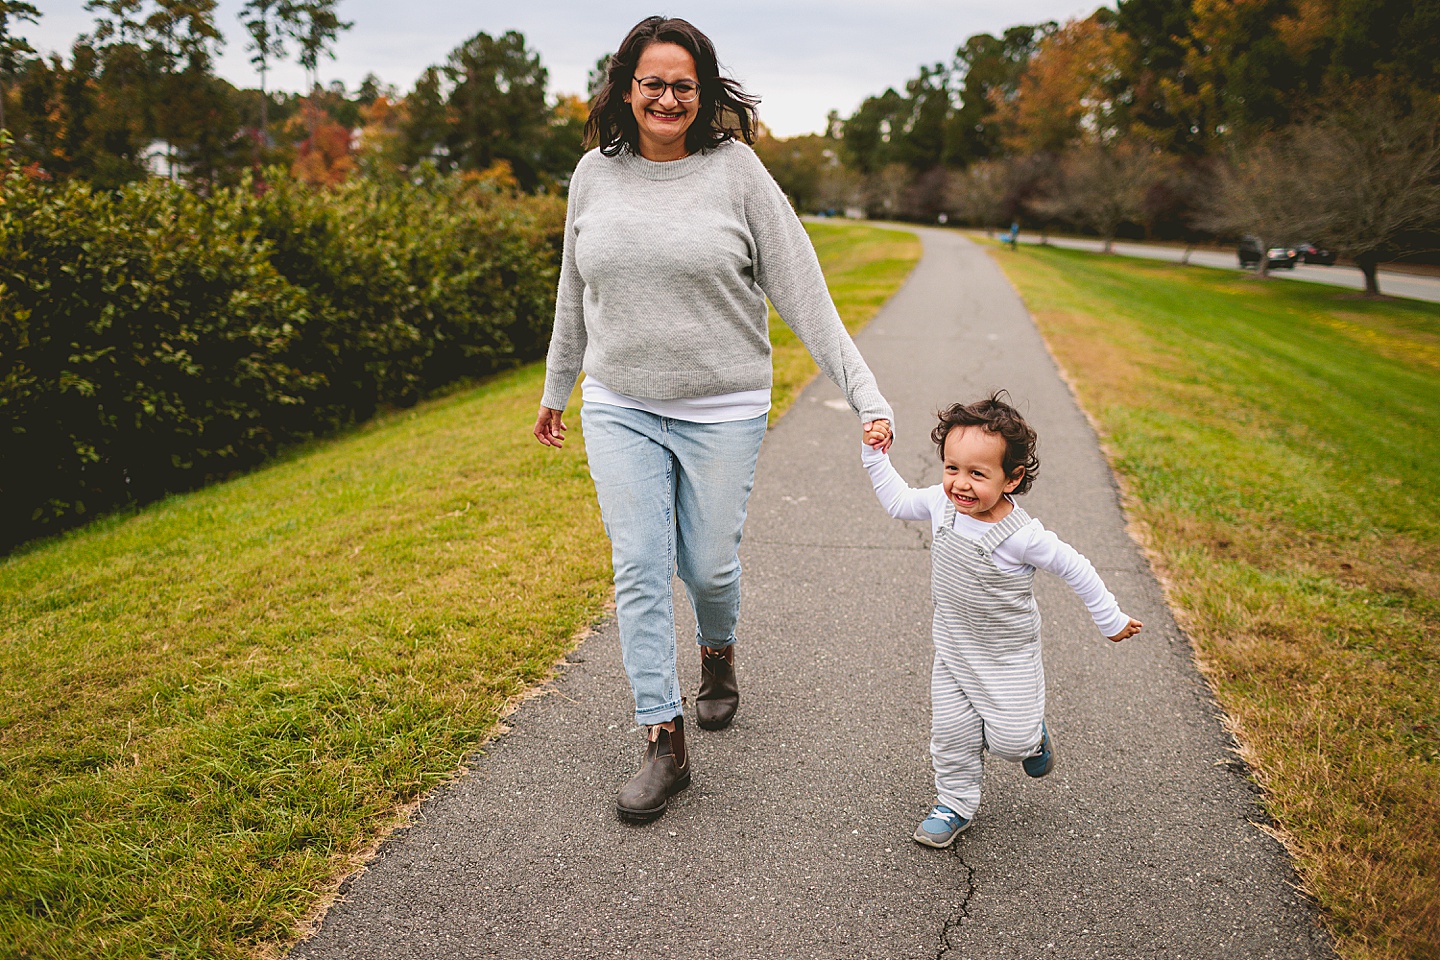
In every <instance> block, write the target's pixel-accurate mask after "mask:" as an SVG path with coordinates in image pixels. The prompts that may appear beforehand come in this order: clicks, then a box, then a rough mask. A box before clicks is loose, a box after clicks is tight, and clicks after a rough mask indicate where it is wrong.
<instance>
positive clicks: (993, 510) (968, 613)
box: [862, 390, 1142, 847]
mask: <svg viewBox="0 0 1440 960" xmlns="http://www.w3.org/2000/svg"><path fill="white" fill-rule="evenodd" d="M1005 396H1006V394H1005V391H1003V390H1002V391H999V392H997V393H994V394H992V395H991V396H990V397H989V398H987V399H985V400H980V401H977V402H975V403H971V404H958V403H957V404H955V405H954V406H952V407H950V408H949V409H947V410H945V411H943V412H942V413H940V414H939V417H940V422H939V423H938V424H937V425H936V427H935V429H934V430H933V431H931V433H930V438H931V439H932V440H934V441H935V445H936V447H937V448H938V449H939V451H940V460H941V462H942V464H943V466H944V479H942V480H941V482H940V483H938V484H936V485H935V486H933V487H925V488H924V489H921V490H916V489H912V488H911V487H910V486H909V485H908V484H906V483H905V481H904V479H902V478H901V476H900V474H899V473H897V472H896V470H895V468H894V467H893V466H891V465H890V458H889V456H888V455H886V454H885V453H883V452H881V451H880V450H879V449H877V448H873V447H871V446H868V445H867V446H865V447H864V452H863V455H862V460H863V462H864V464H865V469H866V470H868V471H869V473H870V480H871V482H872V483H873V484H874V485H875V495H876V496H877V497H879V498H880V503H881V505H882V506H884V507H885V509H886V511H888V512H889V514H890V516H892V517H895V518H897V519H900V520H929V521H930V525H931V528H932V531H933V533H934V542H933V543H932V545H931V548H930V556H931V575H930V591H931V595H932V597H933V598H934V602H935V614H934V620H933V624H932V628H931V630H932V633H933V636H934V640H935V666H934V668H933V670H932V671H931V675H930V702H931V712H932V719H931V736H930V756H931V759H932V762H933V763H934V766H935V792H936V794H937V797H936V802H935V805H934V807H933V808H931V810H930V813H929V814H928V815H927V816H926V817H925V819H924V820H923V821H921V823H920V825H919V826H918V827H916V829H915V840H916V841H918V842H919V843H923V844H925V845H926V846H931V847H948V846H950V844H951V843H953V842H954V841H955V838H956V837H957V836H959V834H960V832H961V831H962V830H964V829H965V828H966V827H968V826H970V821H971V819H972V818H973V817H974V816H975V811H976V809H977V808H978V807H979V806H980V777H981V773H982V753H983V751H985V750H989V751H990V753H991V754H993V755H995V756H997V757H1003V758H1004V759H1006V760H1018V761H1019V762H1020V763H1021V765H1022V766H1023V767H1024V769H1025V772H1026V773H1027V774H1029V775H1030V776H1032V777H1043V776H1045V774H1047V773H1049V772H1050V770H1051V769H1052V768H1053V767H1054V765H1055V748H1054V745H1053V744H1052V743H1051V740H1050V733H1049V730H1048V729H1047V728H1046V726H1045V672H1044V669H1043V668H1042V666H1041V663H1040V612H1039V610H1038V609H1037V608H1036V606H1035V594H1034V592H1033V589H1032V585H1033V581H1034V578H1035V571H1036V570H1046V571H1049V572H1050V573H1053V574H1055V575H1057V576H1059V577H1063V578H1064V579H1065V582H1066V583H1068V584H1070V587H1071V589H1073V590H1074V591H1075V592H1076V594H1078V595H1079V596H1080V599H1081V600H1083V601H1084V602H1085V606H1086V607H1087V608H1088V609H1089V611H1090V616H1091V617H1092V618H1093V619H1094V621H1095V625H1096V626H1097V627H1099V628H1100V632H1101V633H1103V634H1105V635H1106V636H1107V637H1109V638H1110V639H1111V640H1124V639H1125V638H1126V637H1132V636H1134V635H1135V634H1136V633H1138V632H1139V631H1140V628H1141V626H1142V624H1141V623H1140V622H1139V621H1138V620H1134V619H1132V618H1130V617H1129V616H1127V615H1125V614H1124V613H1122V612H1121V610H1120V607H1119V606H1118V605H1117V604H1116V602H1115V598H1114V596H1112V595H1111V594H1110V592H1109V591H1108V590H1106V589H1105V584H1104V583H1102V582H1101V580H1100V577H1099V575H1098V574H1097V573H1096V572H1095V568H1094V567H1093V566H1091V564H1090V561H1089V560H1086V559H1085V558H1084V557H1083V556H1081V555H1080V554H1079V553H1078V552H1077V551H1076V550H1075V548H1073V547H1071V546H1070V545H1069V544H1067V543H1065V542H1064V541H1063V540H1061V539H1060V538H1059V537H1057V536H1055V534H1053V533H1051V532H1050V531H1048V530H1046V529H1045V528H1044V527H1043V526H1042V525H1041V524H1040V521H1038V520H1034V519H1031V517H1030V515H1029V514H1027V513H1026V512H1025V511H1024V509H1022V508H1021V507H1020V506H1018V505H1017V504H1016V503H1015V501H1014V499H1013V498H1014V497H1017V496H1019V495H1020V494H1023V493H1024V492H1025V491H1027V490H1029V489H1030V485H1031V484H1032V483H1033V482H1034V481H1035V476H1036V473H1037V471H1038V470H1039V467H1040V461H1039V459H1038V458H1037V457H1036V455H1035V440H1036V437H1035V431H1034V430H1033V429H1031V427H1030V425H1029V424H1027V423H1026V422H1025V419H1024V417H1022V416H1020V413H1019V412H1018V411H1017V410H1016V409H1015V408H1014V407H1012V406H1011V405H1010V404H1009V403H1007V402H1006V400H1005ZM866 440H867V442H868V441H870V440H871V438H870V437H869V436H868V435H867V437H866Z"/></svg>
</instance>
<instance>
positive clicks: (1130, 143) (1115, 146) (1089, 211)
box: [1033, 140, 1164, 253]
mask: <svg viewBox="0 0 1440 960" xmlns="http://www.w3.org/2000/svg"><path fill="white" fill-rule="evenodd" d="M1163 172H1164V161H1163V160H1162V159H1161V158H1160V157H1159V156H1158V155H1157V151H1156V150H1155V148H1154V147H1153V146H1151V145H1150V144H1148V143H1142V142H1137V141H1134V140H1120V141H1112V142H1109V143H1086V144H1082V145H1080V146H1079V147H1076V148H1075V149H1073V150H1072V151H1070V152H1069V153H1067V154H1066V155H1065V156H1064V157H1063V158H1062V159H1061V162H1060V172H1059V176H1058V177H1056V178H1055V180H1054V181H1053V184H1052V186H1051V187H1050V193H1049V195H1048V196H1046V197H1044V198H1042V199H1040V200H1038V201H1036V202H1035V203H1034V204H1033V206H1034V207H1035V208H1036V209H1037V210H1040V211H1042V212H1043V213H1046V214H1048V215H1050V216H1055V217H1061V218H1064V219H1068V220H1071V221H1073V222H1075V223H1078V224H1081V225H1083V226H1087V227H1090V228H1091V229H1093V230H1094V231H1095V232H1096V233H1098V234H1100V236H1101V238H1102V239H1103V240H1104V241H1105V252H1106V253H1109V252H1110V251H1111V248H1112V246H1113V244H1114V242H1115V233H1116V231H1117V230H1118V229H1119V227H1120V225H1121V224H1123V223H1126V222H1130V223H1138V222H1140V221H1141V220H1142V219H1143V218H1144V216H1145V203H1146V199H1147V197H1148V196H1149V193H1150V188H1151V187H1152V186H1153V185H1154V184H1155V183H1157V182H1158V181H1159V180H1160V179H1161V177H1162V176H1163Z"/></svg>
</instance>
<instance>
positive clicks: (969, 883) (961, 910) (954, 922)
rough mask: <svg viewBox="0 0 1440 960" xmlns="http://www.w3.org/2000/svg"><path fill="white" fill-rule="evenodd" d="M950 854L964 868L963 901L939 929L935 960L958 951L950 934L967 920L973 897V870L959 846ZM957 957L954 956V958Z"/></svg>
mask: <svg viewBox="0 0 1440 960" xmlns="http://www.w3.org/2000/svg"><path fill="white" fill-rule="evenodd" d="M950 852H951V853H953V854H954V855H955V859H956V860H957V861H959V863H960V866H962V867H964V868H965V899H963V900H961V901H960V906H959V907H958V908H957V909H956V911H955V912H954V913H952V914H951V915H950V916H949V917H947V918H946V920H945V923H944V925H943V926H942V927H941V928H940V949H939V950H937V951H936V952H935V960H945V957H946V955H947V954H949V953H950V951H952V950H959V949H960V944H958V943H952V942H951V941H950V934H952V933H954V932H955V931H956V930H957V929H958V928H959V926H960V923H961V921H963V920H967V919H969V917H970V900H971V898H973V897H974V896H975V868H974V867H972V866H970V864H968V863H966V862H965V855H964V854H962V853H961V852H960V845H959V844H955V845H954V846H952V847H951V848H950ZM958 955H959V954H956V956H958Z"/></svg>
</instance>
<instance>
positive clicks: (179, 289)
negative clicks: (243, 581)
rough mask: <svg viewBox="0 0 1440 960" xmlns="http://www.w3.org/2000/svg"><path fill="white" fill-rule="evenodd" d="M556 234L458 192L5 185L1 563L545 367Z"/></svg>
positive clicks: (18, 181) (532, 201)
mask: <svg viewBox="0 0 1440 960" xmlns="http://www.w3.org/2000/svg"><path fill="white" fill-rule="evenodd" d="M563 217H564V205H563V202H562V201H560V200H558V199H555V198H544V197H540V198H532V197H519V198H517V197H510V196H505V195H500V194H496V193H494V192H493V191H487V190H486V189H484V188H483V187H482V186H481V185H477V184H473V183H469V182H467V181H465V180H463V179H461V178H433V179H431V180H429V181H427V182H422V183H418V184H416V183H375V182H358V183H354V184H351V185H347V186H345V187H343V188H341V189H339V190H335V191H326V192H316V191H313V190H311V189H309V188H307V187H305V186H304V185H302V184H299V183H296V182H294V181H291V180H289V179H288V178H286V177H284V176H279V175H277V176H275V177H274V178H273V179H272V180H271V182H270V183H268V184H266V188H265V189H263V190H260V189H253V188H252V187H251V185H248V184H247V185H245V186H242V187H240V188H237V189H235V190H222V191H217V192H216V193H214V194H213V195H211V196H208V197H201V196H198V195H196V194H195V193H193V192H191V191H190V190H188V189H187V188H185V187H183V186H180V185H177V184H173V183H170V182H167V181H162V180H152V181H147V182H142V183H138V184H132V185H130V186H128V187H126V188H125V189H123V190H121V191H119V192H116V193H106V192H100V191H95V190H92V189H90V188H89V187H87V186H85V185H84V184H80V183H75V182H71V183H67V184H64V185H62V186H59V187H49V186H47V185H45V184H41V183H36V182H33V181H31V180H29V179H27V178H25V177H24V176H22V175H20V174H19V173H18V172H17V171H16V170H15V169H14V167H13V165H11V166H9V167H8V168H7V170H6V174H5V180H4V194H3V206H0V443H3V445H4V447H3V451H0V452H3V456H0V548H5V547H10V546H13V545H14V544H15V543H18V542H21V541H23V540H25V539H28V538H30V537H33V536H35V535H37V534H39V533H43V532H47V531H52V530H57V529H61V528H63V527H65V526H70V525H73V524H74V523H76V522H78V521H79V520H80V519H82V518H83V517H85V516H88V515H93V514H95V513H96V512H98V511H104V510H110V509H113V508H115V507H116V506H119V505H123V504H126V503H143V502H146V501H149V500H153V499H155V498H157V497H159V496H163V495H164V494H166V493H168V492H173V491H177V490H183V489H189V488H193V487H195V486H198V485H200V484H202V483H204V482H205V481H206V480H208V479H211V478H213V477H216V476H223V475H227V474H230V473H233V472H234V471H236V470H240V469H245V468H248V467H251V466H253V465H254V464H256V463H258V462H260V461H261V460H263V459H265V458H266V457H268V456H270V455H272V454H273V453H274V452H275V451H276V450H277V449H278V448H279V447H280V446H282V445H284V444H286V443H292V442H294V441H296V440H300V439H304V438H307V437H311V436H316V435H319V434H323V433H326V432H329V431H332V430H334V429H336V428H338V427H341V426H344V425H346V424H348V423H352V422H356V421H360V420H364V419H366V418H368V417H369V416H371V415H372V414H373V413H374V412H375V411H376V409H378V408H380V407H383V406H387V405H402V404H408V403H413V402H414V401H415V400H416V399H418V398H419V397H421V396H423V395H425V394H426V393H428V392H430V391H433V390H434V389H435V388H437V387H439V386H442V385H444V384H446V383H450V382H453V381H455V380H458V379H463V378H472V377H480V376H485V375H488V374H490V373H493V372H495V371H496V370H498V369H501V368H503V367H506V366H509V365H513V364H516V363H521V362H524V361H527V360H530V359H533V358H535V357H537V356H539V355H540V354H541V353H542V352H543V350H544V349H545V344H546V341H547V338H548V331H549V319H550V316H551V314H552V311H553V305H554V288H555V276H556V270H557V265H558V259H559V257H558V242H559V235H560V230H561V227H562V224H563Z"/></svg>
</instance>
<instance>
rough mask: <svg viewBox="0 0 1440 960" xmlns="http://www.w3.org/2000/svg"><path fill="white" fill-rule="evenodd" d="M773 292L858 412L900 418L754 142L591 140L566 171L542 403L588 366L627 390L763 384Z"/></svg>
mask: <svg viewBox="0 0 1440 960" xmlns="http://www.w3.org/2000/svg"><path fill="white" fill-rule="evenodd" d="M766 296H769V298H770V302H771V303H773V304H775V309H776V311H777V312H778V313H779V314H780V316H781V318H782V319H784V321H785V322H786V323H787V324H789V325H790V328H791V329H792V330H794V331H795V333H796V334H797V335H798V336H799V337H800V340H801V341H802V342H803V343H804V344H805V347H806V348H807V349H808V350H809V351H810V354H811V355H812V356H813V357H814V358H815V360H816V362H817V363H818V364H819V365H820V369H821V370H823V371H825V374H826V376H828V377H829V378H830V379H831V380H834V381H835V383H836V384H838V385H839V387H840V389H841V390H842V391H844V394H845V398H846V399H847V400H848V401H849V403H850V406H851V407H852V408H853V409H854V410H855V412H856V413H857V414H859V416H860V418H861V420H875V419H880V418H885V419H892V414H891V411H890V405H889V404H887V403H886V402H885V398H884V397H883V396H881V395H880V389H879V387H877V386H876V384H875V377H874V376H873V375H872V374H871V373H870V368H869V367H867V366H866V365H865V361H864V360H863V359H862V358H861V356H860V351H859V350H857V349H855V343H854V342H853V341H852V340H851V339H850V335H849V334H848V333H846V332H845V327H844V325H843V324H842V323H841V322H840V316H839V315H838V314H837V313H836V312H835V304H834V303H833V302H832V301H831V299H830V291H829V290H828V288H827V287H826V286H825V278H824V276H823V275H822V274H821V272H820V264H819V261H817V260H816V258H815V248H814V247H812V246H811V245H810V238H809V237H808V236H806V234H805V229H804V227H802V226H801V225H800V220H799V218H797V217H796V216H795V212H794V211H793V210H792V209H791V208H790V204H789V202H788V201H786V199H785V195H784V194H783V193H782V192H781V191H780V188H779V186H778V185H777V184H776V183H775V181H774V180H773V179H772V178H771V177H770V174H769V172H768V171H767V170H766V169H765V167H764V165H762V164H761V163H760V158H759V157H757V156H755V152H754V151H753V150H751V149H750V148H749V147H748V146H746V145H745V144H743V143H739V142H737V141H730V142H727V143H723V144H721V145H720V146H718V147H715V148H714V149H712V150H707V151H704V152H702V153H696V154H692V155H690V156H688V157H685V158H684V159H682V160H672V161H669V162H666V163H655V162H653V161H650V160H646V159H644V158H643V157H639V156H636V155H633V154H629V153H621V154H620V155H618V156H615V157H607V156H605V155H604V154H602V153H600V151H598V150H592V151H590V152H589V153H587V154H585V156H584V157H582V158H581V160H580V163H579V165H578V166H577V167H576V168H575V174H574V176H573V177H572V179H571V181H570V203H569V209H568V211H567V213H566V217H565V250H564V256H563V259H562V260H561V266H560V287H559V291H558V294H557V297H556V301H555V332H554V335H553V336H552V337H551V340H550V352H549V355H548V356H547V357H546V371H545V395H544V397H543V398H542V400H541V401H540V402H541V403H542V404H543V405H544V406H547V407H550V408H551V409H553V410H563V409H564V408H565V403H566V401H567V400H568V399H569V396H570V391H571V390H572V389H573V388H574V386H575V381H576V380H577V379H578V378H579V376H580V371H581V370H582V369H583V370H584V371H585V372H586V373H587V374H589V375H590V376H593V377H595V378H596V379H597V380H599V381H600V382H601V383H603V384H605V386H607V387H609V388H610V389H611V390H614V391H616V392H618V393H622V394H625V395H627V396H632V397H648V398H654V399H660V400H669V399H675V398H679V397H709V396H716V395H719V394H725V393H734V392H737V391H741V390H761V389H768V388H769V387H770V337H769V334H768V329H767V317H768V315H769V314H768V310H767V309H766V306H765V298H766Z"/></svg>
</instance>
